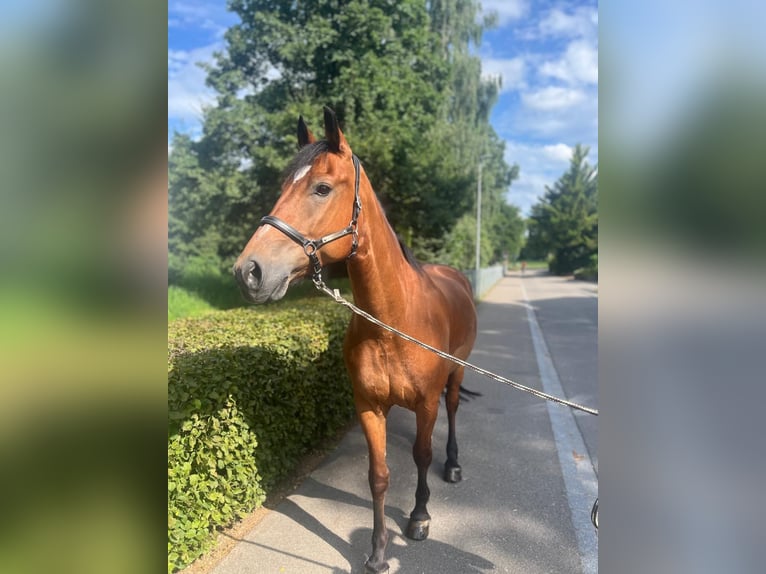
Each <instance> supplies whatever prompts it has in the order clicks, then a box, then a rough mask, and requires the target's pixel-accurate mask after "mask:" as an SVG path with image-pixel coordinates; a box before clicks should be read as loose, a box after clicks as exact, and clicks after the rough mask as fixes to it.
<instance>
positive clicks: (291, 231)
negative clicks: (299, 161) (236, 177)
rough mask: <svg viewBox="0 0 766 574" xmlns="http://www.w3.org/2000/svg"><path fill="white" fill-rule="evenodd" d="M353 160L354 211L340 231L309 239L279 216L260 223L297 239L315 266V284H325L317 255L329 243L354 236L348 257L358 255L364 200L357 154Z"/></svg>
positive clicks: (262, 220)
mask: <svg viewBox="0 0 766 574" xmlns="http://www.w3.org/2000/svg"><path fill="white" fill-rule="evenodd" d="M351 160H352V161H353V162H354V211H353V212H352V214H351V222H350V223H349V224H348V225H347V226H346V227H345V228H343V229H341V230H340V231H336V232H335V233H330V234H329V235H325V236H324V237H320V238H319V239H309V238H308V237H306V236H304V235H303V234H302V233H301V232H299V231H298V230H297V229H295V228H294V227H293V226H292V225H290V224H289V223H285V222H284V221H282V220H281V219H279V218H278V217H274V216H273V215H267V216H265V217H262V218H261V222H260V224H259V225H263V224H266V225H271V226H272V227H274V228H276V229H278V230H279V231H281V232H282V233H284V234H285V235H287V236H288V237H289V238H290V239H292V240H293V241H295V242H296V243H297V244H298V245H300V246H301V247H303V252H304V253H305V254H306V256H307V257H308V258H309V261H311V265H312V267H313V272H314V274H313V276H312V277H311V279H312V281H313V282H314V284H315V285H317V286H319V285H322V284H323V281H322V264H321V263H320V262H319V256H318V255H317V252H318V251H319V250H320V249H321V248H322V247H324V246H325V245H327V244H328V243H331V242H333V241H335V240H336V239H340V238H341V237H345V236H346V235H351V236H352V242H351V253H349V254H348V257H347V259H351V258H352V257H353V256H354V255H356V249H357V247H358V246H359V234H358V233H357V223H358V220H359V212H360V211H362V202H361V201H360V199H359V158H358V157H356V156H355V155H352V156H351Z"/></svg>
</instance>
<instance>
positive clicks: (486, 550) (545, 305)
mask: <svg viewBox="0 0 766 574" xmlns="http://www.w3.org/2000/svg"><path fill="white" fill-rule="evenodd" d="M527 300H528V301H529V304H527V303H526V301H527ZM596 303H597V286H596V285H594V284H591V283H583V282H576V281H572V280H567V279H562V278H555V277H549V276H547V275H545V274H543V273H540V272H538V273H535V272H529V271H528V272H527V274H526V276H525V277H523V278H522V277H521V276H520V275H519V274H512V275H510V276H508V277H506V278H504V279H502V280H501V281H500V282H499V283H498V284H497V285H496V286H495V287H494V288H493V289H492V290H491V291H490V293H489V294H488V295H487V297H486V298H485V300H484V302H482V303H481V305H480V306H479V331H480V332H479V337H478V340H477V344H476V347H475V349H474V352H473V354H472V356H471V359H470V360H471V361H472V362H474V363H476V364H478V365H479V366H482V367H484V368H486V369H489V370H492V371H494V372H498V373H500V374H503V375H504V376H506V377H508V378H511V379H513V380H515V381H518V382H519V383H522V384H525V385H528V386H531V387H534V388H538V389H541V390H546V391H548V392H550V389H551V385H554V387H553V388H554V389H555V385H557V384H560V385H561V387H563V392H564V393H565V394H566V395H567V397H568V398H570V399H572V400H575V401H577V402H581V403H583V404H587V405H589V406H596V407H597V404H596V400H597V384H596V333H597V329H596V327H597V318H596ZM536 333H537V335H536ZM464 385H465V386H466V387H467V388H469V389H471V390H474V391H478V392H481V393H482V396H481V397H479V398H476V399H474V400H472V401H470V402H467V403H463V404H462V405H461V406H460V409H459V411H458V415H457V417H458V422H457V436H458V444H459V447H460V462H461V465H462V467H463V481H462V482H461V483H459V484H447V483H445V482H443V481H442V479H441V477H440V475H441V470H442V464H443V462H444V459H445V454H444V448H445V445H446V438H447V423H446V415H445V413H444V409H443V408H442V412H441V413H440V416H439V421H438V422H437V425H436V428H435V430H434V437H433V445H434V464H433V465H432V467H431V472H430V477H429V485H430V487H431V502H430V504H429V512H430V513H431V516H432V522H431V533H430V537H429V539H428V540H426V541H423V542H413V541H411V540H409V539H407V538H405V537H404V535H403V530H404V528H405V526H406V524H407V517H408V516H409V512H410V511H411V509H412V506H413V505H414V498H415V485H416V472H415V466H414V462H413V461H412V454H411V452H412V451H411V448H412V447H411V445H412V441H413V439H414V435H415V420H414V415H413V414H412V413H410V412H408V411H405V410H403V409H398V408H394V409H393V410H392V412H391V414H390V415H389V422H388V464H389V468H390V471H391V485H390V488H389V491H388V495H387V498H386V502H387V505H386V516H387V518H388V527H389V531H390V539H389V545H388V552H387V557H388V560H389V564H390V566H391V573H392V574H394V573H403V574H409V573H429V574H430V573H433V574H466V573H472V572H508V573H524V574H535V573H540V574H542V573H545V574H552V573H562V574H564V573H566V574H572V573H577V572H595V571H596V553H597V540H596V538H597V536H596V534H595V532H594V531H593V528H592V527H590V526H589V515H590V505H591V504H592V503H593V498H594V497H595V492H596V480H595V475H594V469H595V468H597V459H596V449H597V419H596V417H592V416H590V415H587V414H582V415H580V414H577V415H574V416H572V414H570V413H571V411H570V410H569V409H566V408H564V407H561V406H559V405H555V404H553V403H547V402H544V401H541V400H540V399H537V398H535V397H533V396H531V395H527V394H524V393H521V392H519V391H517V390H514V389H511V388H509V387H506V386H505V385H501V384H499V383H496V382H494V381H491V380H489V379H486V378H484V377H481V376H480V375H475V374H473V373H470V374H469V373H467V374H466V379H465V382H464ZM371 529H372V509H371V498H370V492H369V488H368V484H367V447H366V444H365V441H364V437H363V436H362V433H361V430H360V429H359V428H358V427H357V428H355V429H353V430H352V431H351V432H349V434H348V435H346V437H345V438H344V439H343V440H342V441H341V443H340V445H339V446H338V448H337V449H336V450H335V451H334V452H333V453H331V454H330V455H329V456H328V457H327V458H326V459H325V460H324V462H323V463H322V464H321V465H320V466H319V467H318V468H317V469H316V470H315V471H314V472H313V473H312V474H311V476H310V477H309V478H308V479H307V480H306V481H305V482H304V483H303V484H302V485H301V486H300V487H299V488H298V489H297V490H296V491H295V492H294V493H293V494H292V495H291V496H289V497H288V498H287V499H285V500H284V501H283V502H282V503H280V504H279V505H278V506H277V508H276V509H275V510H273V511H272V512H270V513H269V515H268V516H266V517H265V518H264V519H263V520H262V521H261V522H260V523H259V524H258V525H257V526H256V527H255V528H254V529H253V531H251V532H250V533H249V534H247V535H246V536H245V537H244V539H243V540H241V541H240V542H239V543H238V544H237V545H236V546H235V547H234V549H233V550H232V551H231V553H230V554H229V555H228V556H226V557H225V558H224V559H223V560H222V561H221V562H220V563H219V564H218V565H217V566H216V567H215V568H214V569H213V573H214V574H245V573H247V574H263V573H269V574H270V573H275V574H276V573H294V574H313V573H332V574H336V573H342V572H343V573H347V572H352V573H357V572H363V564H364V561H365V560H366V558H367V556H368V553H369V552H370V548H371V545H370V537H371V532H372V530H371Z"/></svg>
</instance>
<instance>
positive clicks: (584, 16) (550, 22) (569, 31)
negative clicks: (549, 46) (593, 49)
mask: <svg viewBox="0 0 766 574" xmlns="http://www.w3.org/2000/svg"><path fill="white" fill-rule="evenodd" d="M597 27H598V11H597V10H596V9H594V8H589V7H580V8H578V9H576V10H574V11H573V12H571V13H567V12H564V11H563V10H561V9H559V8H554V9H553V10H551V11H550V12H549V13H548V14H547V15H546V16H545V18H543V19H542V20H540V23H539V25H538V31H539V33H540V35H542V36H555V37H583V36H589V37H592V36H595V34H596V31H597Z"/></svg>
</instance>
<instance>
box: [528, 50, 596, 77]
mask: <svg viewBox="0 0 766 574" xmlns="http://www.w3.org/2000/svg"><path fill="white" fill-rule="evenodd" d="M540 74H541V75H543V76H548V77H552V78H557V79H559V80H563V81H565V82H567V83H569V84H576V83H583V84H597V83H598V50H597V48H596V47H595V46H594V45H592V44H591V43H590V42H587V41H584V40H576V41H574V42H571V43H570V44H569V45H568V46H567V49H566V51H565V52H564V54H563V55H562V56H561V58H559V59H558V60H554V61H548V62H545V63H544V64H543V65H542V66H541V67H540Z"/></svg>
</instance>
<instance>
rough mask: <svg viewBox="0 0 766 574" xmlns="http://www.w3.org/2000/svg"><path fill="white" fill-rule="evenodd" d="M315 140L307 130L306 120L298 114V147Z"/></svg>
mask: <svg viewBox="0 0 766 574" xmlns="http://www.w3.org/2000/svg"><path fill="white" fill-rule="evenodd" d="M315 141H316V138H315V137H314V134H312V133H311V131H310V130H309V128H308V126H307V125H306V122H304V121H303V116H298V147H303V146H305V145H308V144H310V143H314V142H315Z"/></svg>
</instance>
